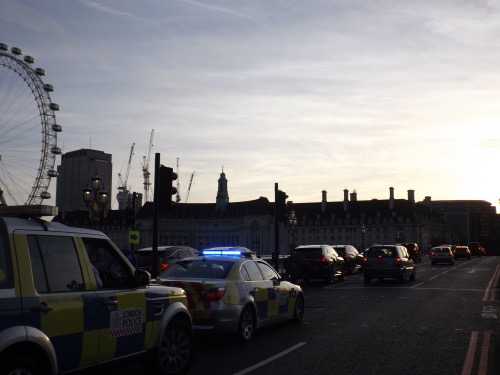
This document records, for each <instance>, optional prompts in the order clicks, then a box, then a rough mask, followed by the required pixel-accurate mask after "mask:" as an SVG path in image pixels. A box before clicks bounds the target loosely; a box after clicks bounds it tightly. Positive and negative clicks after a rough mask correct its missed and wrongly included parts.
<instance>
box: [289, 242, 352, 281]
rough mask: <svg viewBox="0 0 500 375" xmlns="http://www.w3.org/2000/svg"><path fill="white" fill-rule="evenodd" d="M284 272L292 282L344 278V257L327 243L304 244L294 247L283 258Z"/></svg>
mask: <svg viewBox="0 0 500 375" xmlns="http://www.w3.org/2000/svg"><path fill="white" fill-rule="evenodd" d="M284 266H285V270H286V273H287V274H288V275H290V279H291V280H292V282H295V281H297V280H299V279H302V280H303V281H304V282H308V281H309V280H311V279H323V280H325V281H326V282H327V283H331V282H333V281H334V280H336V279H337V280H344V275H345V269H344V259H343V258H342V257H341V256H339V255H338V254H337V252H336V251H335V250H334V249H333V247H331V246H329V245H304V246H298V247H296V248H295V249H294V250H293V251H292V253H291V254H290V255H289V256H288V257H287V258H285V260H284Z"/></svg>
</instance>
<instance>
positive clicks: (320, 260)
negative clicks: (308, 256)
mask: <svg viewBox="0 0 500 375" xmlns="http://www.w3.org/2000/svg"><path fill="white" fill-rule="evenodd" d="M314 261H315V262H318V263H319V262H326V257H325V256H323V257H321V259H315V260H314Z"/></svg>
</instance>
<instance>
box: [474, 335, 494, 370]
mask: <svg viewBox="0 0 500 375" xmlns="http://www.w3.org/2000/svg"><path fill="white" fill-rule="evenodd" d="M490 336H491V332H490V331H487V332H484V334H483V346H482V348H481V357H480V360H479V368H478V372H477V374H478V375H486V374H487V370H488V351H489V348H490Z"/></svg>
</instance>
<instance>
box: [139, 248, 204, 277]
mask: <svg viewBox="0 0 500 375" xmlns="http://www.w3.org/2000/svg"><path fill="white" fill-rule="evenodd" d="M197 255H198V250H196V249H193V248H192V247H189V246H158V257H159V258H160V267H161V269H160V272H161V271H163V270H165V268H167V267H169V266H171V265H172V264H174V263H176V262H178V261H179V260H181V259H185V258H189V257H194V256H197ZM135 256H136V262H137V267H136V268H138V269H143V270H146V271H148V272H149V273H152V264H153V258H152V256H153V248H152V247H145V248H142V249H139V250H137V251H136V252H135Z"/></svg>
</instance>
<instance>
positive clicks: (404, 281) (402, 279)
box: [399, 270, 406, 284]
mask: <svg viewBox="0 0 500 375" xmlns="http://www.w3.org/2000/svg"><path fill="white" fill-rule="evenodd" d="M399 281H400V282H401V284H406V270H403V274H402V275H401V276H400V278H399Z"/></svg>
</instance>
